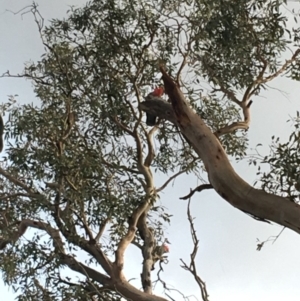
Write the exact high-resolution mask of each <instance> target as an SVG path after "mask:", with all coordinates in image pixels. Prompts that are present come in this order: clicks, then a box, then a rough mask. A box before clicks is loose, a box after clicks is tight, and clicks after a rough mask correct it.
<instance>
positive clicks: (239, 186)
mask: <svg viewBox="0 0 300 301" xmlns="http://www.w3.org/2000/svg"><path fill="white" fill-rule="evenodd" d="M161 71H162V73H163V81H164V84H165V91H166V94H167V95H168V96H169V99H170V101H171V103H172V105H171V104H169V103H167V102H164V101H158V100H153V101H151V102H147V103H146V102H144V103H142V104H141V109H142V110H144V111H146V112H151V113H154V114H156V115H157V116H158V117H160V118H165V119H167V120H169V121H171V122H173V123H174V124H176V125H177V126H178V127H179V129H180V131H181V132H182V134H183V135H184V136H185V137H186V138H187V139H188V141H189V143H190V144H191V146H192V147H193V148H194V150H195V151H196V153H197V154H198V155H199V156H200V158H201V159H202V160H203V163H204V165H205V168H206V170H207V173H208V178H209V181H210V183H211V185H212V186H213V188H214V189H215V190H216V192H217V193H218V194H219V195H220V196H221V197H222V198H223V199H225V200H226V201H227V202H228V203H230V204H231V205H232V206H234V207H235V208H237V209H240V210H242V211H244V212H248V213H250V214H252V215H254V216H256V217H259V218H261V219H265V220H269V221H272V222H275V223H277V224H280V225H282V226H285V227H287V228H289V229H291V230H294V231H296V232H297V233H300V206H299V205H298V204H295V203H293V202H291V201H290V200H289V199H287V198H284V197H280V196H277V195H273V194H270V193H267V192H264V191H262V190H259V189H255V188H253V187H252V186H250V185H249V184H248V183H247V182H245V181H244V180H243V179H242V178H241V177H240V176H239V175H238V174H237V173H236V172H235V170H234V169H233V167H232V166H231V164H230V162H229V159H228V157H227V154H226V153H225V151H224V149H223V147H222V145H221V143H220V142H219V140H218V139H217V137H216V136H215V135H214V134H213V133H212V131H211V130H210V129H209V128H208V127H207V126H206V124H205V123H204V121H203V120H202V119H201V118H200V116H198V115H197V114H196V113H195V112H194V111H193V110H192V109H191V108H190V106H189V104H188V103H187V102H186V100H185V97H184V95H183V93H182V92H181V91H180V88H179V87H178V85H177V84H176V83H175V82H174V81H173V80H172V79H171V78H170V77H169V75H168V74H167V73H166V72H165V71H164V70H163V69H161Z"/></svg>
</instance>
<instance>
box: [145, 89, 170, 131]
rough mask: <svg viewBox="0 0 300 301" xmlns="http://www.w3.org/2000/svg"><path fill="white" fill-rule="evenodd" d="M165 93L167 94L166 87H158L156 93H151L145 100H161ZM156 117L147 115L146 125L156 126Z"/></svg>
mask: <svg viewBox="0 0 300 301" xmlns="http://www.w3.org/2000/svg"><path fill="white" fill-rule="evenodd" d="M164 92H165V90H164V87H156V88H155V89H154V91H153V92H151V93H149V94H148V95H147V97H146V98H145V99H146V101H147V100H151V99H153V98H161V97H162V95H163V94H164ZM156 117H157V116H155V115H151V114H149V113H146V124H147V125H149V126H154V125H155V124H156Z"/></svg>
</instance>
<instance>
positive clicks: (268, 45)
mask: <svg viewBox="0 0 300 301" xmlns="http://www.w3.org/2000/svg"><path fill="white" fill-rule="evenodd" d="M285 4H286V3H285V1H279V0H277V1H270V0H269V1H266V0H260V1H246V0H240V1H229V0H216V1H206V0H194V1H190V0H185V1H182V0H180V1H178V0H171V1H157V0H155V1H147V0H122V1H115V0H93V1H89V2H87V4H86V5H85V6H84V7H83V8H72V9H70V11H69V12H68V16H67V18H66V19H63V20H57V19H54V20H51V22H50V25H49V26H44V24H43V19H42V17H41V15H40V14H39V12H38V10H37V7H36V6H35V5H33V6H32V10H31V12H32V14H33V16H34V19H35V21H36V23H37V25H38V30H39V32H40V34H41V40H42V43H43V45H44V46H45V53H44V54H43V55H42V57H41V59H40V60H39V61H37V62H29V63H27V64H26V67H25V70H24V72H23V73H22V74H21V75H19V76H20V77H24V78H26V79H30V80H31V82H32V83H33V86H34V92H35V95H36V97H37V99H38V101H37V102H35V103H34V104H26V105H18V104H17V103H15V101H14V100H10V101H8V102H7V103H6V104H4V105H3V106H2V110H3V111H4V112H8V113H9V120H8V122H7V124H6V127H5V138H6V143H7V145H6V153H5V156H4V159H3V162H2V168H1V169H0V174H1V177H2V184H1V185H2V192H1V197H0V204H1V205H0V208H1V227H0V230H1V237H2V240H1V241H0V246H1V249H3V251H2V253H1V265H0V266H1V270H2V271H3V277H4V281H5V283H7V284H8V285H11V286H13V287H14V288H15V289H16V290H18V292H20V295H19V297H18V300H20V301H21V300H32V301H34V300H75V299H76V300H89V299H88V298H91V300H121V299H122V297H123V298H126V299H128V300H166V299H163V298H160V297H157V296H155V295H148V294H146V293H152V285H151V278H150V268H151V266H152V264H151V262H152V259H153V258H152V255H153V252H154V249H155V246H158V245H160V244H161V243H162V242H163V240H164V229H165V227H166V224H167V223H168V222H169V221H170V215H169V214H168V211H167V210H166V209H165V208H164V207H163V206H162V205H161V204H160V203H159V201H158V198H159V192H161V191H162V190H163V189H164V188H165V187H166V186H167V184H169V183H170V181H171V180H172V179H174V178H175V177H177V176H178V177H179V176H180V174H183V173H191V174H193V175H194V176H197V177H199V179H200V180H201V181H202V182H203V183H205V181H204V180H203V177H202V176H203V174H205V168H204V166H203V164H202V162H201V160H200V158H199V156H198V155H197V153H196V152H195V151H194V150H193V149H192V148H191V147H190V145H189V143H188V142H187V141H186V139H185V137H184V136H183V135H181V134H180V131H179V129H178V127H177V126H176V125H174V124H173V123H170V122H168V121H165V120H160V121H159V122H158V124H157V125H156V126H154V127H153V128H152V127H151V128H149V127H147V126H146V124H145V122H144V120H145V113H144V112H143V111H142V110H141V108H140V104H141V102H143V101H144V97H145V96H146V95H147V94H148V93H149V92H151V91H152V89H153V88H154V87H155V86H156V85H159V84H161V82H160V77H161V74H160V73H159V70H158V65H160V64H163V65H164V66H166V69H167V70H168V71H169V72H170V73H171V74H172V76H173V78H174V80H175V81H176V82H177V83H178V84H180V86H181V89H182V91H183V92H184V94H185V96H186V99H187V100H188V101H189V102H190V104H191V106H192V107H193V108H194V110H195V111H196V112H197V113H198V114H199V115H200V116H201V117H202V118H203V119H204V121H205V123H206V124H207V125H208V126H209V127H210V128H211V130H212V131H213V132H215V133H216V135H217V136H218V137H219V139H220V141H221V142H222V144H223V147H224V148H225V150H226V152H227V154H228V155H229V156H231V157H232V158H234V159H237V160H242V159H243V158H244V157H245V155H246V150H247V147H248V139H247V132H246V131H245V130H246V129H247V128H248V126H249V119H248V115H247V114H248V113H247V112H248V111H247V110H249V108H250V105H251V102H250V100H251V99H255V96H256V95H258V94H259V93H260V91H261V90H262V89H266V88H267V86H266V84H267V82H269V81H271V80H272V79H273V78H275V77H277V76H279V75H280V74H283V73H285V74H286V75H287V76H290V77H291V78H292V79H295V80H298V79H299V72H300V69H299V66H300V63H299V62H300V61H299V59H298V53H299V29H298V28H294V29H291V28H288V27H287V25H286V22H287V17H286V16H285V13H284V7H285V6H284V5H285ZM289 49H292V51H293V54H292V56H291V57H290V58H289V61H283V60H282V57H283V56H284V55H286V52H287V50H289ZM6 75H7V76H10V74H6ZM239 96H241V99H242V102H240V101H239V100H238V97H239ZM245 112H246V113H245ZM242 115H243V117H242ZM298 126H299V124H298ZM297 131H298V130H297V128H296V130H295V133H293V134H292V136H291V143H292V144H293V143H294V146H291V148H289V144H288V143H287V144H284V145H282V144H281V145H277V144H274V146H273V155H272V156H271V157H270V158H268V157H266V158H264V159H263V162H267V163H271V166H272V168H271V172H270V173H269V174H264V175H263V178H262V183H263V187H264V189H266V190H268V191H272V189H273V188H274V187H276V189H278V187H280V188H281V191H282V193H283V194H284V195H285V196H291V197H293V199H295V197H296V196H297V195H298V192H297V191H296V190H295V188H294V187H293V184H294V183H295V182H299V179H297V178H296V174H298V173H299V170H298V166H299V161H300V160H299V157H298V154H297V150H298V149H299V134H297V133H296V132H297ZM282 158H286V160H285V161H284V164H282ZM291 160H292V161H293V162H292V163H291ZM154 175H155V177H156V176H160V177H164V178H165V179H166V185H163V186H162V187H160V188H159V187H156V184H155V177H154ZM274 175H279V177H278V176H277V177H276V176H274ZM270 178H272V181H273V182H272V181H270ZM168 179H169V180H168ZM274 182H275V183H274ZM272 185H275V186H272ZM286 187H288V188H286ZM28 227H30V228H36V229H38V230H39V231H37V232H30V234H32V237H31V239H28V240H25V239H19V238H20V237H21V236H22V235H23V234H24V233H25V231H26V230H27V228H28ZM135 227H137V229H138V231H137V232H136V231H135ZM40 230H43V231H40ZM41 233H42V234H41ZM130 243H133V244H135V245H136V246H137V247H138V248H140V249H141V251H142V256H141V259H142V258H143V260H144V262H143V271H142V276H141V278H142V286H143V290H144V292H145V293H143V292H142V291H138V290H137V289H136V288H134V287H133V286H132V285H131V284H129V283H128V282H127V280H125V277H124V275H123V274H122V268H123V264H124V252H125V250H126V248H127V246H128V244H130ZM80 251H84V255H82V256H83V258H85V263H83V262H80V260H78V258H77V257H76V256H75V254H83V253H80ZM66 266H67V267H68V268H70V269H72V270H73V271H76V272H78V274H81V278H80V280H78V281H77V282H76V283H75V282H72V281H73V280H72V281H71V280H70V279H68V278H63V277H62V276H61V272H62V271H63V270H64V269H65V267H66ZM99 267H101V268H102V269H101V271H99ZM93 269H95V270H93ZM122 281H123V282H122ZM121 282H122V284H120V283H121ZM124 283H125V284H124ZM203 292H205V287H204V288H203V287H202V293H203ZM150 296H151V297H150ZM202 297H203V299H204V300H207V299H206V298H207V297H206V296H205V293H204V294H203V295H202ZM93 298H95V299H93ZM143 298H145V299H143ZM146 298H148V299H146Z"/></svg>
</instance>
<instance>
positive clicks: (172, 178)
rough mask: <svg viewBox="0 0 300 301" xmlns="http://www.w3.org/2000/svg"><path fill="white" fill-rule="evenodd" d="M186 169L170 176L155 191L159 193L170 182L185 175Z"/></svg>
mask: <svg viewBox="0 0 300 301" xmlns="http://www.w3.org/2000/svg"><path fill="white" fill-rule="evenodd" d="M186 171H187V170H186V169H184V170H181V171H178V172H177V173H175V174H174V175H173V176H171V177H170V178H169V179H168V180H167V181H166V182H165V183H164V184H163V185H162V186H160V187H159V188H157V189H156V192H160V191H162V190H164V189H165V188H166V187H167V186H168V185H169V183H170V182H172V181H173V180H174V179H176V178H177V177H178V176H179V175H181V174H183V173H186Z"/></svg>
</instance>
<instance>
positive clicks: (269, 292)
mask: <svg viewBox="0 0 300 301" xmlns="http://www.w3.org/2000/svg"><path fill="white" fill-rule="evenodd" d="M31 3H32V2H31V1H27V0H26V1H25V0H23V1H18V0H2V1H1V6H0V28H1V32H0V45H1V47H0V74H2V73H3V72H5V71H6V70H10V71H11V73H17V72H21V71H22V69H23V64H24V62H26V61H28V60H38V59H39V58H40V56H41V54H42V53H43V46H42V44H41V42H40V39H39V35H38V32H37V30H36V26H35V23H34V21H33V19H32V16H31V15H30V14H27V15H23V16H22V17H21V16H20V14H19V15H14V14H12V13H11V12H8V11H7V10H11V11H14V12H17V11H19V10H20V9H21V8H23V7H24V6H26V5H30V4H31ZM37 3H38V4H39V6H40V7H39V9H40V12H41V14H42V15H43V17H44V18H45V19H51V18H60V17H63V16H64V15H65V12H66V10H67V9H68V5H71V4H72V5H80V4H82V3H85V1H82V0H76V1H75V0H51V1H48V0H43V1H42V0H38V1H37ZM296 5H297V4H296V3H293V7H297V6H296ZM298 8H300V6H299V5H298ZM271 87H273V88H274V89H270V90H269V91H268V92H265V93H264V94H263V95H262V96H261V97H257V98H256V99H254V103H253V105H252V106H251V111H252V117H251V119H252V121H251V122H252V123H251V126H250V130H249V139H250V145H251V147H252V148H254V147H255V145H256V144H258V143H263V144H264V145H265V148H264V150H265V151H267V149H268V148H267V147H268V143H270V141H271V136H272V135H275V136H281V137H286V138H287V137H288V135H289V133H290V132H291V130H292V129H293V128H292V127H291V124H289V123H286V120H287V119H289V116H295V112H296V110H297V109H298V110H299V109H300V106H299V104H300V101H299V91H300V85H299V83H297V82H292V81H289V80H287V79H283V78H280V79H277V80H276V81H274V82H272V83H271ZM280 90H281V91H284V92H286V94H283V93H281V92H280ZM11 94H18V95H19V97H18V99H19V101H20V102H21V103H26V102H32V101H35V98H34V95H33V92H32V86H31V84H30V82H26V81H24V80H19V79H0V96H1V101H2V102H5V101H6V99H7V97H8V95H11ZM266 154H267V153H266ZM233 164H234V162H233ZM234 167H235V168H236V170H237V172H238V173H239V174H240V175H241V176H242V177H243V178H244V179H245V180H246V181H248V182H249V183H250V184H253V182H254V181H255V180H256V179H257V178H256V175H255V174H256V169H255V168H251V167H248V165H247V164H240V165H236V164H234ZM156 180H157V186H160V184H162V182H161V181H160V180H161V179H156ZM196 185H197V182H196V180H195V178H194V177H193V176H191V175H190V176H182V177H181V178H180V179H178V180H176V182H175V183H174V185H173V186H170V187H169V188H168V189H167V190H166V191H164V193H163V194H162V195H161V202H162V204H163V205H164V206H165V207H167V208H169V210H170V213H171V214H173V215H174V216H173V218H172V224H171V226H170V227H169V228H168V229H167V236H168V238H169V240H170V241H171V243H172V244H171V250H170V254H169V264H168V265H167V266H166V267H165V272H164V280H165V281H166V282H167V283H168V284H170V285H173V286H174V287H175V288H177V289H179V290H181V291H182V292H183V293H185V294H186V295H192V294H194V295H195V296H197V298H198V299H199V300H200V293H199V291H198V288H197V286H196V284H195V283H194V281H193V278H192V276H190V275H189V274H188V273H187V272H185V271H184V270H182V269H180V267H179V265H180V260H179V259H180V258H183V259H185V260H187V261H188V259H189V254H190V252H191V250H192V244H191V238H190V235H189V225H188V223H187V220H186V203H185V202H184V201H181V200H179V197H180V196H183V195H186V194H187V193H188V192H189V190H190V188H194V187H195V186H196ZM192 214H193V216H194V217H195V218H196V219H195V226H196V229H197V234H198V238H199V239H200V245H199V252H198V257H197V267H198V273H199V275H200V276H201V277H202V278H203V279H204V280H205V282H206V284H207V289H208V292H209V294H210V300H212V301H219V300H220V301H221V300H222V301H226V300H230V301H240V300H243V301H247V300H256V301H265V300H272V301H277V300H289V301H294V300H295V301H296V300H297V301H298V300H299V298H300V297H299V296H300V285H299V280H300V260H299V250H300V237H299V235H297V234H295V233H293V232H292V231H290V230H285V231H284V232H283V234H282V235H281V236H280V238H279V239H278V241H277V242H276V243H275V244H267V245H266V246H265V247H264V248H263V249H262V251H260V252H258V251H256V244H257V241H256V239H257V238H258V239H260V240H266V239H267V238H268V237H270V236H273V235H277V234H279V232H280V231H281V229H282V228H281V227H279V226H278V225H268V224H266V223H261V222H257V221H255V220H254V219H252V218H250V217H248V216H247V215H246V214H244V213H242V212H240V211H238V210H236V209H235V208H233V207H232V206H230V205H229V204H228V203H226V202H225V201H224V200H223V199H221V198H220V197H219V196H218V195H217V194H216V193H215V192H214V191H206V192H203V193H201V194H198V195H195V196H194V198H193V201H192ZM127 256H128V261H127V262H126V266H125V272H126V276H127V277H128V279H129V278H137V279H139V274H140V264H141V262H142V258H141V257H139V258H140V259H139V260H138V261H136V258H138V256H140V253H139V251H138V250H135V249H134V247H130V250H129V252H127ZM133 267H135V268H134V269H133ZM0 279H1V277H0ZM137 283H139V282H137ZM138 286H140V284H138ZM0 291H1V300H5V301H12V300H13V299H14V295H13V293H12V290H9V289H8V288H7V287H4V286H3V284H2V283H1V280H0ZM4 292H7V293H5V295H4ZM157 292H158V293H161V292H162V291H161V290H160V289H158V291H157ZM174 297H175V298H176V300H182V299H180V296H179V295H177V296H176V295H174Z"/></svg>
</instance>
